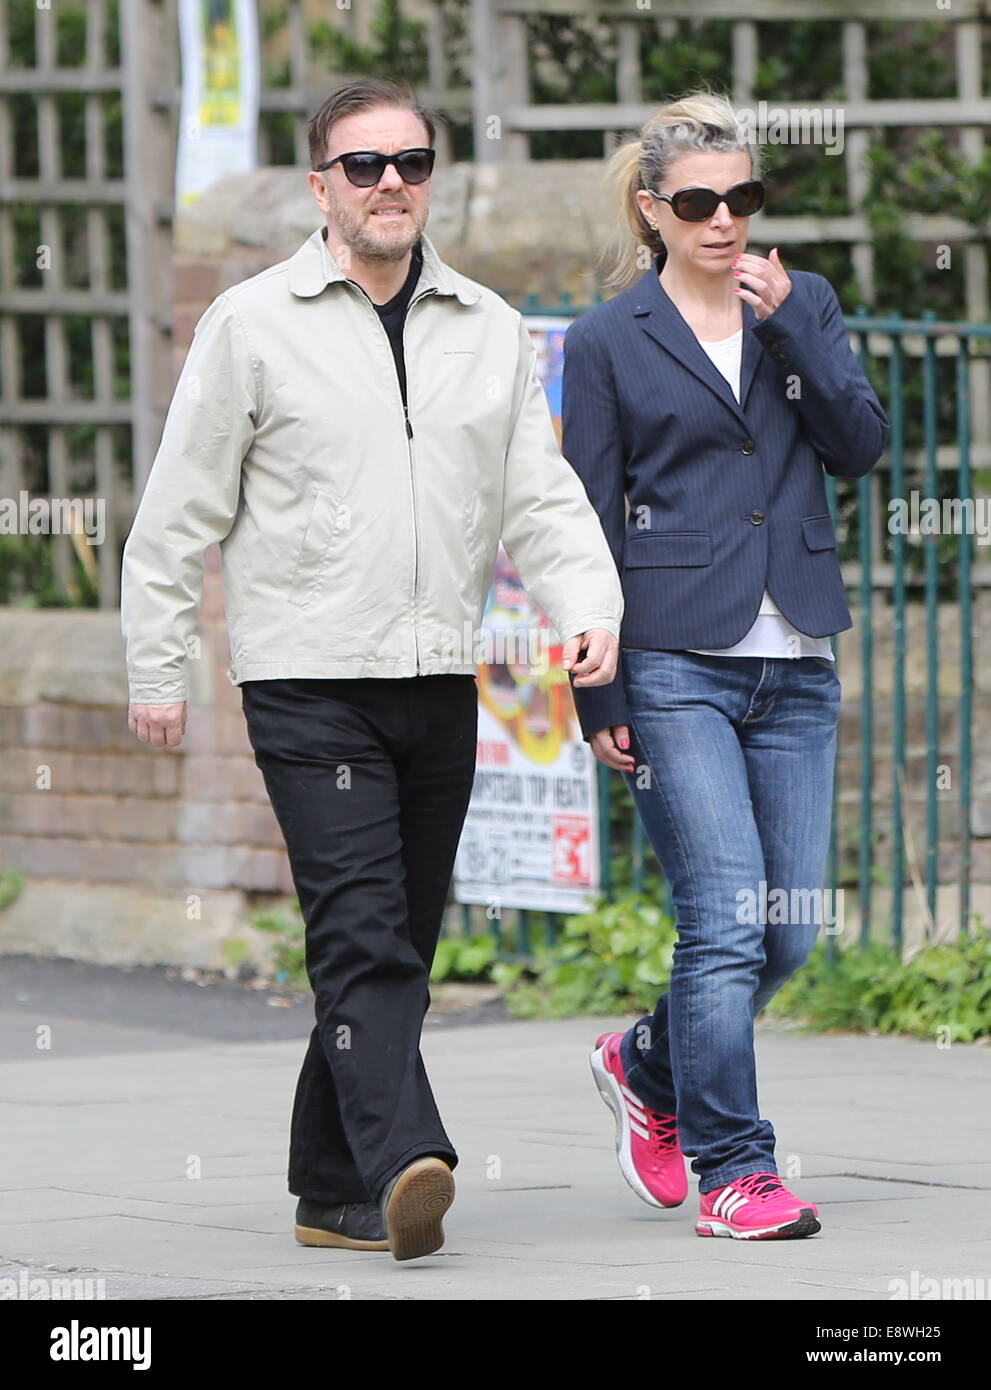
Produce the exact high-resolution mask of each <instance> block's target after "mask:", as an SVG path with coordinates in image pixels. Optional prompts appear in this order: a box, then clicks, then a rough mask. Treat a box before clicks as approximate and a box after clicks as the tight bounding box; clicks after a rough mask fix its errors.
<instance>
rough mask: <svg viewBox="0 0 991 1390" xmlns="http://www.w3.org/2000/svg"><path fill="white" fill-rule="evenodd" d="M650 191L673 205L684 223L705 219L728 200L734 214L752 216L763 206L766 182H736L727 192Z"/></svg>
mask: <svg viewBox="0 0 991 1390" xmlns="http://www.w3.org/2000/svg"><path fill="white" fill-rule="evenodd" d="M647 192H648V193H649V194H650V196H651V197H652V198H659V199H660V200H661V201H662V202H665V203H670V204H671V211H672V212H673V213H674V215H675V217H680V218H681V220H682V222H706V221H707V220H708V219H709V218H710V217H711V216H712V214H713V213H714V212H715V211H716V208H717V207H718V206H719V204H720V203H725V204H726V206H727V207H728V208H729V210H730V212H731V213H732V214H733V216H734V217H752V216H753V214H754V213H755V212H760V210H761V208H762V207H763V206H764V185H763V184H762V183H761V181H760V179H747V181H746V183H735V184H734V185H733V187H732V188H727V190H726V192H725V193H717V192H716V191H715V189H713V188H679V189H678V191H677V193H655V192H654V190H653V189H652V188H648V189H647Z"/></svg>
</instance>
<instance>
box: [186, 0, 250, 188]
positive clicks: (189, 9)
mask: <svg viewBox="0 0 991 1390" xmlns="http://www.w3.org/2000/svg"><path fill="white" fill-rule="evenodd" d="M179 45H180V53H181V58H182V100H181V103H180V109H179V132H178V148H177V154H176V191H175V199H176V207H177V208H184V207H188V206H189V205H190V204H191V203H193V202H195V201H196V199H197V198H198V197H199V196H200V194H201V193H203V192H205V191H206V189H208V188H209V187H210V186H211V185H212V184H214V183H216V181H217V180H218V179H219V178H222V177H223V175H224V174H241V173H247V172H248V171H249V170H251V169H254V168H255V167H256V165H257V163H258V89H259V51H258V14H257V10H256V4H255V0H179Z"/></svg>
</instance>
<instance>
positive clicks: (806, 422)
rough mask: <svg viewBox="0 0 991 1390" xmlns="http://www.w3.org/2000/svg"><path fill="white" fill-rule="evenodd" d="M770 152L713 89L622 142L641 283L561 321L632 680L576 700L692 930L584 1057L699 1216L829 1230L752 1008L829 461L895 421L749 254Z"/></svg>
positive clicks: (828, 714)
mask: <svg viewBox="0 0 991 1390" xmlns="http://www.w3.org/2000/svg"><path fill="white" fill-rule="evenodd" d="M759 156H760V152H759V149H758V148H756V147H754V146H752V145H751V144H749V143H748V138H747V133H746V131H745V129H744V126H743V123H742V121H741V119H740V118H739V116H738V115H737V113H736V112H735V111H734V109H733V107H732V106H731V105H730V104H729V102H728V101H726V100H725V99H724V98H722V97H719V96H716V95H713V94H710V93H706V92H698V93H693V94H690V95H688V96H685V97H682V98H681V99H679V100H676V101H674V102H672V103H670V104H669V105H667V106H665V107H663V108H662V109H661V110H659V111H658V112H657V113H656V114H655V115H654V116H653V117H652V118H651V119H650V120H649V121H648V122H647V123H646V124H645V125H644V127H643V129H642V131H641V133H640V138H639V140H635V141H632V142H630V143H628V144H625V145H623V146H621V147H620V148H619V149H618V150H617V151H616V153H615V154H614V155H613V157H612V159H611V165H610V170H609V173H610V176H611V185H612V188H613V191H614V194H615V200H616V206H617V209H618V210H619V212H620V216H621V222H622V225H623V227H624V231H625V247H624V251H623V254H622V256H621V258H620V262H619V265H618V268H617V272H616V279H617V280H618V281H619V282H621V283H629V281H630V280H631V278H632V284H630V285H629V288H627V289H625V290H624V291H623V292H622V293H619V294H617V295H615V296H614V297H613V298H612V299H610V300H608V301H607V302H605V303H604V304H601V305H599V306H597V307H596V308H595V309H593V310H592V311H591V312H590V313H588V314H586V315H584V316H583V317H582V318H581V319H579V320H577V321H576V322H575V323H574V324H573V325H572V326H571V328H570V329H569V331H568V333H567V337H566V341H565V365H564V383H563V406H562V411H563V450H564V453H565V455H566V457H567V458H568V459H569V460H570V462H571V464H572V465H573V467H574V468H575V469H576V471H577V472H578V474H579V475H580V477H581V478H582V480H583V482H584V484H585V487H586V490H587V492H588V495H589V497H590V499H591V501H592V504H593V506H594V507H595V509H596V511H597V512H598V514H599V517H600V519H601V521H602V524H603V528H604V530H605V532H606V536H607V537H608V540H609V543H610V546H611V549H612V553H613V557H614V559H615V561H616V564H617V567H618V568H619V570H620V572H621V575H622V582H623V591H624V601H625V614H624V618H623V624H622V633H621V648H622V650H621V664H620V671H619V672H618V673H617V676H616V679H615V680H614V681H613V683H612V684H611V685H605V686H600V687H599V688H591V687H588V688H584V689H583V688H582V686H581V684H580V682H579V681H576V682H575V683H574V695H575V703H576V707H577V710H578V715H579V719H580V721H581V725H582V730H583V733H584V735H585V738H586V740H587V741H588V742H589V743H590V744H591V747H592V749H593V751H594V753H595V756H596V757H597V758H598V759H599V760H600V761H601V762H603V763H605V764H606V766H608V767H612V768H616V769H618V770H619V771H620V772H621V773H622V774H623V776H624V778H625V780H626V781H627V784H628V785H629V787H630V791H631V793H632V795H633V797H634V799H635V804H636V808H637V811H638V814H639V815H640V816H641V817H642V820H643V823H644V827H645V830H646V833H647V835H648V837H649V839H650V842H651V844H652V845H653V847H654V850H655V852H656V854H657V857H658V859H659V861H660V863H661V865H662V867H663V870H664V873H665V877H666V879H667V881H668V884H669V885H670V889H671V896H672V902H673V905H674V909H675V911H676V914H677V930H678V941H677V946H676V949H675V956H674V965H673V970H672V976H671V983H670V988H669V989H668V991H667V993H665V994H664V995H662V997H661V998H660V999H659V1000H658V1002H657V1006H656V1008H655V1009H654V1011H653V1014H652V1015H648V1016H647V1017H645V1018H643V1019H641V1020H639V1022H638V1023H636V1024H635V1025H634V1026H633V1027H632V1028H630V1029H629V1030H628V1031H627V1032H626V1033H615V1034H606V1035H604V1036H602V1037H600V1038H599V1039H598V1041H597V1042H596V1046H595V1049H594V1051H593V1053H592V1058H591V1063H592V1071H593V1075H594V1077H595V1080H596V1083H597V1085H598V1087H599V1090H600V1092H601V1094H602V1096H603V1098H604V1099H605V1100H606V1101H607V1102H608V1104H609V1105H610V1106H611V1108H612V1109H613V1111H614V1114H615V1117H616V1121H617V1132H616V1146H617V1153H618V1157H619V1162H620V1168H621V1171H622V1173H623V1176H624V1177H625V1178H626V1180H627V1181H628V1182H629V1184H630V1185H631V1186H632V1187H633V1189H634V1191H635V1192H637V1194H638V1195H639V1196H640V1197H641V1198H643V1200H644V1201H646V1202H649V1203H651V1204H652V1205H654V1206H662V1207H671V1206H677V1205H679V1204H680V1203H681V1202H683V1201H684V1200H685V1197H686V1195H687V1181H686V1173H685V1165H684V1155H685V1154H687V1155H693V1156H694V1157H693V1160H692V1165H691V1166H692V1170H693V1172H694V1173H695V1174H696V1175H697V1177H698V1180H699V1215H698V1219H697V1223H696V1227H695V1229H696V1231H697V1232H698V1234H699V1235H702V1236H729V1237H733V1238H735V1239H745V1240H749V1239H763V1238H768V1237H777V1238H780V1237H799V1236H808V1235H812V1234H814V1233H815V1232H817V1231H818V1230H819V1229H820V1222H819V1213H818V1210H817V1208H816V1206H815V1204H814V1203H812V1202H811V1201H809V1200H807V1199H805V1198H801V1197H799V1196H797V1195H796V1194H794V1193H793V1192H791V1191H789V1189H788V1188H787V1187H786V1186H785V1185H784V1184H783V1183H782V1181H781V1179H780V1177H779V1175H778V1172H777V1166H776V1162H775V1157H774V1131H773V1129H772V1126H771V1123H770V1121H769V1120H767V1119H766V1118H764V1117H762V1116H761V1115H760V1114H759V1112H758V1102H757V1077H756V1069H755V1063H754V1045H753V1044H754V1030H753V1023H754V1018H755V1017H756V1015H757V1014H758V1013H759V1012H760V1010H761V1009H762V1008H763V1007H764V1005H765V1004H766V1003H767V1002H768V1000H769V999H770V998H771V996H772V995H773V994H774V993H775V992H776V991H777V990H778V989H779V988H780V986H781V985H782V984H783V983H784V982H785V981H786V980H787V979H788V978H789V976H791V975H792V974H793V973H794V972H795V971H796V970H797V969H798V968H799V967H800V966H801V965H802V964H803V963H804V961H805V960H806V958H807V956H808V953H809V951H810V949H811V947H812V945H813V943H814V941H815V938H816V934H817V929H818V925H819V924H820V922H821V920H822V913H821V901H822V899H821V894H822V889H823V880H824V876H825V870H826V854H827V848H828V842H829V827H830V808H831V797H832V783H833V765H834V758H835V747H836V728H837V719H838V711H839V703H840V682H839V680H838V678H837V676H836V674H835V671H834V663H833V655H832V650H831V646H830V641H829V638H830V635H831V634H833V633H837V632H841V631H843V630H844V629H846V628H849V627H850V626H851V625H852V623H851V617H850V612H849V609H848V607H847V604H846V598H845V594H844V587H843V580H842V577H841V574H840V567H839V564H838V562H837V556H836V539H835V535H834V532H833V526H832V521H831V519H830V514H829V508H828V505H827V500H826V492H825V486H824V474H825V473H829V474H831V475H833V476H834V477H844V478H856V477H860V476H862V475H863V474H865V473H867V472H868V471H869V470H870V469H871V468H872V467H873V466H874V464H875V463H876V462H877V460H878V458H879V457H880V455H881V453H882V451H883V449H884V447H885V443H886V441H887V437H888V432H889V426H888V421H887V418H886V416H885V414H884V412H883V410H882V408H881V406H880V404H879V402H878V400H877V397H876V396H875V394H874V392H873V391H872V389H871V387H870V385H869V384H868V382H867V380H866V379H865V377H864V375H863V373H862V372H861V370H860V367H859V365H858V362H857V359H856V356H855V355H854V353H853V352H852V350H851V347H850V342H849V338H848V336H847V333H846V332H845V330H844V325H843V319H842V314H841V310H840V306H839V303H838V301H837V298H836V294H835V293H834V291H833V289H832V288H831V286H830V285H829V283H828V282H827V281H826V280H825V279H824V278H823V277H822V276H821V275H817V274H814V273H811V272H802V271H791V272H789V271H787V270H786V269H785V267H784V265H783V264H782V261H781V257H780V255H779V254H778V251H777V249H773V250H771V252H770V254H769V255H768V256H762V255H756V254H754V253H753V252H750V251H748V250H747V237H748V228H749V219H750V217H751V216H752V215H753V213H755V212H757V211H758V210H759V209H760V207H761V206H762V204H763V201H764V187H763V184H762V182H761V169H760V157H759ZM633 277H635V278H633ZM624 499H625V501H624ZM626 503H628V509H627V506H626ZM776 890H785V896H782V895H781V893H780V891H776ZM772 894H774V896H773V897H771V895H772ZM769 900H770V901H771V902H787V903H801V904H802V905H803V910H802V911H801V912H787V911H786V912H785V913H783V914H782V913H769V912H768V911H767V910H766V905H767V903H768V901H769ZM810 903H811V904H812V906H813V908H814V909H817V910H814V911H813V912H811V913H810V912H809V911H808V907H809V904H810ZM782 915H783V916H784V917H786V918H787V920H784V921H780V920H778V918H779V917H780V916H782Z"/></svg>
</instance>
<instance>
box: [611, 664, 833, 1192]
mask: <svg viewBox="0 0 991 1390" xmlns="http://www.w3.org/2000/svg"><path fill="white" fill-rule="evenodd" d="M621 660H622V676H623V680H624V682H625V686H626V694H627V703H628V706H629V710H630V744H631V746H630V752H631V753H632V755H633V757H634V758H635V760H636V768H635V771H634V772H633V773H624V774H623V776H624V778H625V780H626V782H627V785H628V786H629V788H630V791H631V793H632V795H633V798H634V801H635V803H636V808H637V811H638V813H639V815H640V817H641V818H642V820H643V824H644V830H645V832H646V834H647V837H648V839H649V840H650V843H651V844H652V846H653V848H654V852H655V854H656V855H657V858H658V860H659V862H660V864H661V867H662V868H663V870H664V875H665V878H666V879H667V881H668V884H669V885H670V889H671V900H672V905H673V908H674V910H675V912H676V917H677V929H678V940H677V944H676V946H675V952H674V964H673V968H672V972H671V983H670V986H669V989H668V992H667V993H666V994H664V995H662V996H661V998H660V999H659V1000H658V1001H657V1007H656V1008H655V1010H654V1013H653V1016H649V1015H648V1016H647V1017H645V1018H642V1019H641V1020H640V1021H639V1022H638V1023H637V1024H635V1025H634V1026H633V1028H631V1029H630V1030H629V1031H628V1032H627V1033H626V1034H625V1035H624V1037H623V1044H622V1053H621V1056H622V1061H623V1067H624V1070H625V1072H626V1076H627V1080H628V1082H629V1084H630V1086H631V1088H632V1089H633V1090H634V1091H635V1092H636V1093H637V1095H638V1096H639V1097H640V1099H641V1100H642V1101H643V1102H644V1104H645V1105H647V1106H648V1107H649V1108H650V1109H652V1110H659V1111H661V1112H663V1113H665V1114H669V1115H676V1116H677V1120H678V1132H679V1137H680V1140H681V1146H682V1149H683V1151H684V1152H685V1153H686V1154H687V1155H694V1159H693V1161H692V1165H691V1166H692V1171H693V1172H694V1173H696V1174H697V1176H698V1178H699V1191H700V1192H709V1191H712V1190H713V1189H714V1188H717V1187H722V1186H723V1185H724V1184H725V1183H728V1182H731V1181H732V1180H733V1179H734V1178H738V1177H742V1176H743V1175H744V1174H746V1173H754V1172H770V1173H775V1172H777V1167H776V1165H775V1160H774V1130H773V1129H772V1127H771V1125H770V1123H769V1121H767V1120H765V1119H762V1118H761V1117H760V1115H759V1114H758V1109H757V1078H756V1067H755V1062H754V1019H755V1017H756V1016H757V1014H758V1013H759V1012H760V1010H761V1009H762V1008H763V1007H764V1005H765V1004H766V1003H767V1002H768V1000H769V999H770V998H771V997H772V995H773V994H774V993H775V992H776V991H777V990H778V989H780V987H781V986H782V985H783V984H784V982H785V981H786V980H787V979H788V978H789V977H790V976H791V975H792V974H794V972H795V971H796V970H797V969H798V968H799V967H800V966H801V965H803V964H804V962H805V960H806V958H807V956H808V954H809V951H810V950H811V949H812V946H813V945H814V944H815V939H816V935H817V933H818V929H819V926H820V924H821V923H822V921H823V920H824V914H823V912H822V906H823V897H822V889H823V881H824V878H825V873H826V856H827V852H828V848H829V828H830V810H831V805H832V792H833V764H834V759H835V754H836V728H837V722H838V718H839V704H840V682H839V678H838V677H837V675H836V673H835V671H834V669H833V663H832V662H831V661H829V660H828V659H826V658H824V657H814V656H813V657H799V658H787V657H760V656H733V657H721V656H700V655H698V654H697V653H694V652H688V651H645V650H637V649H630V648H627V649H624V650H623V652H622V654H621ZM762 882H763V884H764V888H763V889H762V888H761V883H762ZM781 890H785V892H784V893H782V892H781ZM808 890H814V891H813V892H811V893H810V892H809V891H808ZM772 905H773V910H772ZM810 906H811V908H812V910H810ZM827 920H828V918H827Z"/></svg>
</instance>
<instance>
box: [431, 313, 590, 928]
mask: <svg viewBox="0 0 991 1390" xmlns="http://www.w3.org/2000/svg"><path fill="white" fill-rule="evenodd" d="M568 322H569V320H560V319H544V318H532V319H528V320H527V323H528V326H529V328H530V335H531V337H532V338H533V340H534V342H535V344H536V347H537V354H538V370H539V372H540V376H541V380H542V382H543V385H544V389H545V391H546V392H547V397H548V401H549V402H550V406H551V413H552V415H553V417H554V424H555V428H556V430H557V434H558V439H559V440H560V437H561V422H560V410H561V366H562V360H563V342H564V333H565V330H566V329H567V327H568ZM552 633H553V628H552V626H551V623H550V620H549V619H548V618H547V616H546V614H545V613H543V612H542V611H541V610H540V609H539V608H538V607H537V606H536V604H535V603H534V602H533V600H532V599H531V598H530V597H529V596H528V594H527V593H526V591H525V589H524V588H523V584H522V582H521V580H520V578H519V575H518V574H517V573H516V571H515V569H514V568H513V566H512V564H511V563H510V560H509V557H508V556H507V555H506V552H505V551H504V550H503V549H502V547H501V546H500V548H499V555H498V559H497V562H496V572H495V578H494V582H493V585H492V588H491V590H490V592H489V596H488V600H487V602H486V605H485V612H484V614H483V617H482V632H481V636H480V642H479V652H480V656H481V658H482V659H480V660H479V662H478V760H477V768H476V772H475V783H474V787H473V789H472V797H471V804H470V806H469V808H468V815H467V817H466V819H465V825H464V829H463V831H462V835H461V842H460V845H459V847H458V856H457V860H456V863H455V867H454V894H455V897H456V899H457V901H458V902H462V903H483V904H486V905H489V904H492V905H496V906H499V907H517V908H520V907H526V908H534V909H545V910H547V911H553V912H583V911H586V910H587V909H588V908H589V907H590V906H591V904H592V900H593V899H594V897H595V896H596V894H597V893H598V887H599V826H598V815H597V811H598V802H597V797H596V773H595V759H594V758H593V756H592V753H591V750H590V749H589V746H588V744H587V743H585V742H584V740H583V739H582V736H581V730H580V728H579V726H578V720H577V716H576V715H575V709H574V702H573V700H572V698H571V687H570V683H569V681H568V676H567V673H566V672H565V671H563V670H562V669H561V646H562V644H561V642H560V640H559V639H558V638H556V636H555V640H554V641H553V642H552V641H551V634H552Z"/></svg>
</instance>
